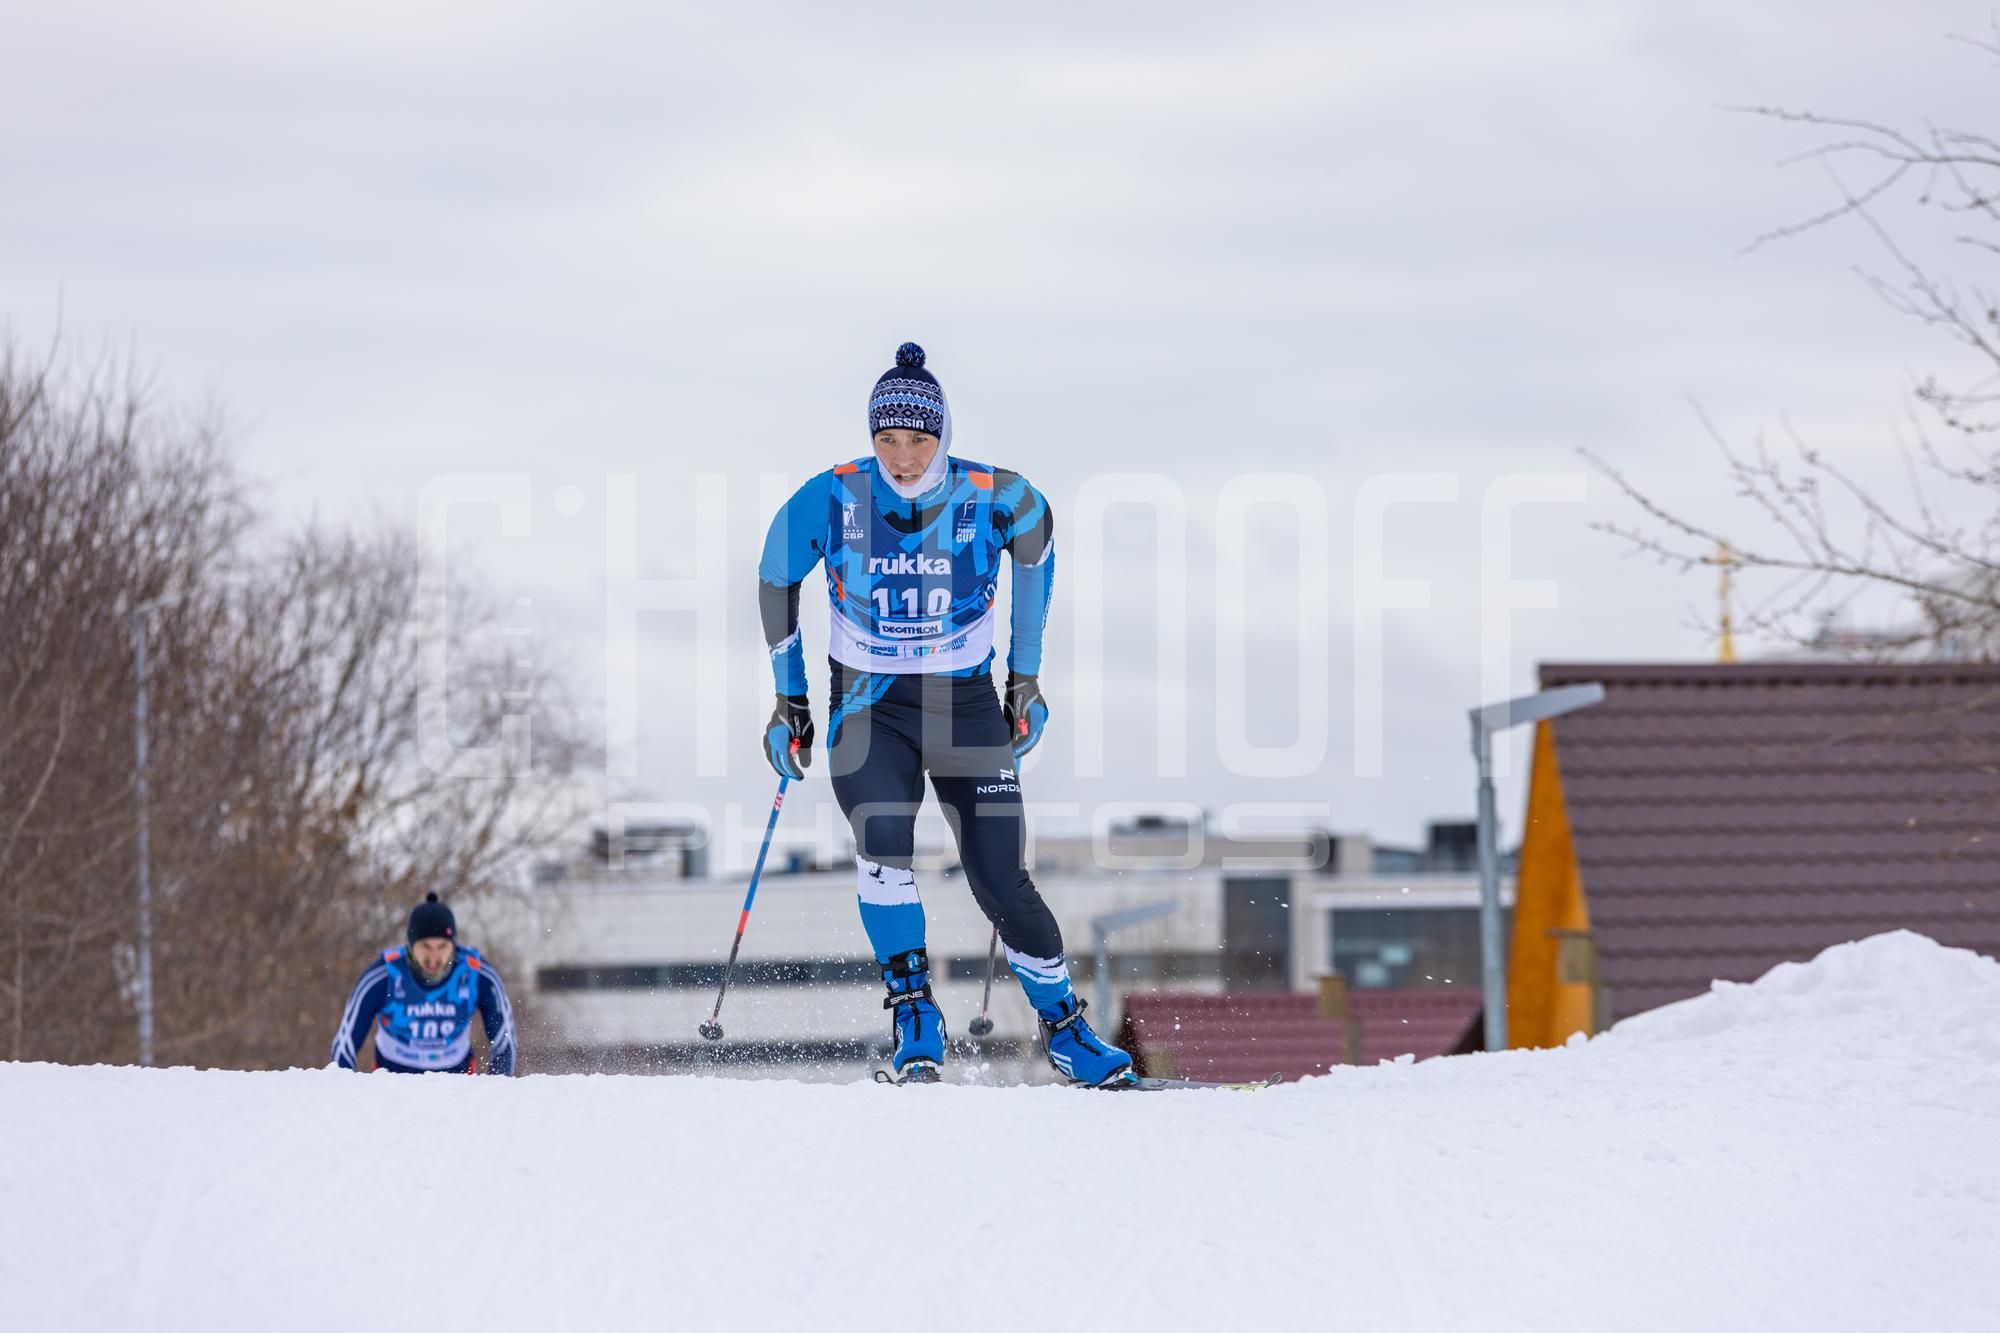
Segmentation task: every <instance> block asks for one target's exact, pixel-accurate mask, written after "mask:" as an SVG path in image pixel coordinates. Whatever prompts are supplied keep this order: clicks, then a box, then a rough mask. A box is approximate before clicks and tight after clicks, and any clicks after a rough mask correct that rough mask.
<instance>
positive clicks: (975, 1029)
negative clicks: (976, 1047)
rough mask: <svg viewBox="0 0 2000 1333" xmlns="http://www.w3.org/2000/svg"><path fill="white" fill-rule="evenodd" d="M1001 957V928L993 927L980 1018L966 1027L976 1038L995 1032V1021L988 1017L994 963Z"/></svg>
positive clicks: (987, 953)
mask: <svg viewBox="0 0 2000 1333" xmlns="http://www.w3.org/2000/svg"><path fill="white" fill-rule="evenodd" d="M999 956H1000V927H998V926H995V927H993V938H992V939H991V940H989V941H988V942H987V945H986V993H985V994H983V995H981V996H980V997H979V1017H977V1018H975V1019H973V1020H972V1022H971V1023H969V1024H967V1025H966V1030H967V1031H969V1032H970V1033H972V1035H973V1036H975V1037H984V1036H986V1035H987V1034H988V1033H990V1032H992V1031H993V1020H992V1019H990V1018H988V1017H987V1016H986V1010H987V1008H988V1006H990V1005H991V1004H992V1003H993V963H994V960H995V959H997V958H998V957H999Z"/></svg>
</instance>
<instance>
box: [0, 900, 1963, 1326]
mask: <svg viewBox="0 0 2000 1333" xmlns="http://www.w3.org/2000/svg"><path fill="white" fill-rule="evenodd" d="M0 1144H4V1156H0V1293H4V1295H0V1323H4V1324H5V1326H6V1327H8V1328H10V1329H12V1328H18V1329H22V1330H44V1329H128V1328H129V1329H149V1328H158V1329H174V1330H180V1329H187V1330H196V1329H200V1330H204V1331H207V1330H218V1329H237V1328H245V1329H248V1328H258V1329H267V1328H298V1329H348V1328H356V1327H361V1326H363V1325H364V1324H372V1323H375V1322H379V1320H380V1319H382V1318H392V1319H394V1320H396V1321H398V1322H401V1321H402V1320H403V1319H404V1318H406V1317H409V1316H412V1315H414V1314H415V1313H416V1312H418V1311H422V1310H425V1309H428V1310H430V1311H431V1312H432V1314H434V1315H437V1316H440V1317H442V1316H445V1315H446V1312H449V1319H450V1321H451V1322H461V1321H462V1319H463V1318H464V1317H465V1316H470V1317H471V1318H472V1319H473V1321H474V1322H475V1323H476V1325H477V1326H479V1327H482V1328H486V1329H556V1328H579V1327H586V1326H588V1327H593V1328H598V1329H625V1328H633V1329H665V1328H672V1329H683V1328H685V1329H703V1328H763V1327H768V1328H807V1329H847V1328H854V1329H870V1330H879V1329H880V1328H882V1327H884V1326H885V1320H890V1316H889V1314H888V1311H890V1310H892V1309H896V1308H903V1309H906V1310H910V1309H913V1310H914V1311H916V1312H917V1313H916V1314H915V1315H914V1316H913V1317H914V1318H915V1319H916V1320H917V1321H918V1322H917V1325H916V1326H923V1327H936V1328H940V1329H953V1330H958V1329H988V1328H990V1329H1006V1330H1009V1333H1019V1331H1020V1330H1022V1329H1024V1328H1033V1327H1042V1326H1047V1327H1068V1326H1071V1325H1072V1324H1077V1323H1083V1324H1091V1325H1097V1324H1102V1323H1106V1322H1109V1323H1113V1324H1123V1323H1126V1322H1127V1321H1128V1319H1129V1320H1132V1321H1136V1322H1137V1323H1138V1324H1139V1325H1140V1326H1143V1327H1146V1328H1201V1329H1224V1328H1230V1329H1233V1328H1244V1327H1262V1328H1275V1329H1293V1328H1296V1329H1365V1330H1369V1333H1380V1331H1382V1330H1395V1329H1455V1330H1456V1329H1479V1330H1485V1329H1524V1330H1525V1329H1536V1330H1551V1329H1569V1328H1579V1329H1581V1328H1615V1329H1622V1330H1639V1329H1660V1330H1676V1331H1677V1333H1678V1331H1679V1330H1689V1329H1704V1330H1714V1329H1801V1330H1821V1329H1849V1328H1851V1329H1867V1330H1870V1333H1880V1330H1883V1329H1925V1330H1930V1329H1966V1330H1973V1329H1981V1330H1990V1329H1994V1328H2000V1257H1996V1256H2000V964H1994V963H1992V962H1990V961H1988V960H1984V959H1979V958H1976V957H1974V956H1972V955H1970V954H1964V953H1960V952H1956V951H1950V950H1943V949H1940V948H1938V947H1937V946H1935V945H1933V944H1930V943H1929V942H1928V941H1925V940H1921V939H1919V938H1917V937H1914V936H1909V935H1897V936H1885V937H1882V938H1880V939H1877V940H1872V941H1868V942H1865V943H1863V944H1861V945H1854V946H1843V947H1842V948H1841V949H1839V950H1834V951H1830V952H1829V954H1827V955H1825V956H1823V957H1822V959H1821V960H1820V961H1819V962H1817V963H1814V964H1811V965H1809V966H1806V967H1796V968H1787V969H1780V970H1779V971H1778V972H1776V973H1774V974H1772V976H1770V977H1768V978H1766V979H1765V980H1764V981H1762V982H1760V983H1758V984H1757V985H1756V986H1754V987H1738V988H1731V989H1728V990H1725V991H1724V992H1721V993H1718V994H1716V995H1711V996H1707V997H1704V998H1702V999H1700V1000H1696V1001H1691V1002H1689V1003H1688V1004H1686V1005H1682V1006H1676V1007H1675V1008H1673V1009H1670V1010H1663V1011H1660V1012H1659V1013H1658V1014H1655V1015H1649V1016H1647V1017H1646V1018H1644V1019H1642V1020H1639V1021H1636V1022H1634V1023H1631V1024H1627V1025H1626V1026H1625V1027H1623V1028H1621V1029H1620V1030H1619V1031H1618V1032H1616V1033H1614V1034H1612V1035H1610V1036H1608V1037H1604V1038H1600V1039H1599V1040H1597V1041H1595V1042H1592V1043H1590V1044H1588V1045H1579V1046H1576V1047H1573V1048H1571V1049H1567V1050H1562V1051H1551V1052H1534V1053H1529V1052H1519V1053H1513V1054H1508V1055H1503V1056H1479V1057H1470V1058H1464V1059H1456V1060H1441V1061H1433V1062H1429V1063H1426V1064H1422V1065H1399V1066H1384V1067H1380V1068H1374V1069H1350V1070H1342V1071H1339V1072H1338V1073H1336V1074H1335V1075H1333V1076H1331V1077H1328V1078H1324V1079H1317V1080H1312V1081H1310V1082H1308V1083H1306V1084H1302V1085H1299V1086H1296V1087H1285V1088H1278V1089H1274V1090H1271V1091H1268V1092H1257V1093H1238V1094H1229V1093H1159V1094H1150V1095H1103V1094H1094V1093H1085V1092H1076V1091H1071V1090H1067V1089H1055V1088H1045V1089H1026V1088H1015V1089H987V1088H973V1087H953V1086H944V1087H937V1088H883V1087H878V1086H874V1085H872V1084H857V1085H852V1086H834V1087H829V1086H824V1085H802V1084H791V1083H772V1082H751V1081H732V1080H723V1079H672V1078H610V1077H605V1078H528V1079H522V1080H515V1081H506V1080H500V1079H491V1078H450V1077H443V1076H433V1077H430V1078H424V1079H414V1078H390V1077H387V1076H383V1077H357V1076H354V1075H347V1074H336V1073H332V1072H328V1071H297V1072H292V1073H284V1074H229V1073H214V1072H196V1071H191V1070H167V1071H143V1070H129V1069H109V1068H91V1069H69V1068H59V1067H54V1066H46V1065H33V1066H24V1065H0ZM438 1271H455V1272H456V1273H457V1274H458V1276H457V1277H456V1278H455V1279H453V1280H451V1281H449V1282H447V1283H446V1284H444V1285H443V1286H442V1287H441V1288H437V1289H433V1290H432V1291H431V1292H430V1294H429V1295H428V1296H425V1295H424V1294H422V1293H423V1292H424V1289H425V1287H426V1285H427V1283H428V1282H429V1281H430V1280H431V1279H430V1278H429V1277H428V1276H427V1275H428V1274H431V1273H434V1272H438ZM1084 1286H1087V1287H1088V1290H1087V1291H1086V1290H1082V1289H1081V1288H1082V1287H1084ZM1107 1291H1116V1292H1119V1293H1121V1295H1120V1296H1118V1297H1116V1298H1114V1297H1110V1296H1107V1295H1106V1292H1107ZM403 1302H407V1303H408V1306H407V1308H406V1309H404V1310H402V1311H401V1312H398V1313H391V1311H390V1307H392V1306H395V1305H397V1304H399V1303H403ZM1077 1303H1081V1304H1082V1305H1083V1306H1084V1307H1087V1308H1088V1309H1089V1310H1090V1311H1094V1312H1098V1313H1096V1314H1086V1315H1083V1317H1081V1318H1073V1317H1072V1316H1073V1315H1077V1314H1078V1313H1079V1311H1078V1308H1077ZM1120 1306H1123V1307H1124V1308H1125V1310H1127V1311H1128V1312H1129V1314H1128V1315H1127V1316H1126V1317H1116V1316H1115V1315H1113V1311H1115V1310H1116V1309H1118V1307H1120ZM924 1312H929V1313H928V1316H926V1315H925V1313H924ZM1100 1314H1101V1315H1102V1316H1103V1317H1099V1315H1100ZM890 1326H894V1324H893V1321H891V1323H890Z"/></svg>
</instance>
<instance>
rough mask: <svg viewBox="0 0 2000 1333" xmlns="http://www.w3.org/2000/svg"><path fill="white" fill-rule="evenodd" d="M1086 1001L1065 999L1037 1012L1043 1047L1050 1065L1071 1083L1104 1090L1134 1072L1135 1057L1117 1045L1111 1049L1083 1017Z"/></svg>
mask: <svg viewBox="0 0 2000 1333" xmlns="http://www.w3.org/2000/svg"><path fill="white" fill-rule="evenodd" d="M1083 1008H1084V1004H1083V1001H1082V1000H1080V999H1078V998H1077V997H1076V996H1075V995H1069V996H1066V997H1065V998H1064V999H1063V1000H1062V1002H1061V1003H1059V1004H1057V1005H1056V1006H1055V1007H1054V1008H1051V1009H1041V1010H1037V1011H1036V1012H1037V1013H1039V1014H1040V1016H1041V1020H1042V1045H1043V1047H1044V1049H1046V1050H1047V1051H1048V1053H1049V1063H1050V1064H1052V1065H1054V1066H1055V1067H1056V1072H1057V1073H1058V1074H1061V1075H1062V1076H1063V1077H1064V1078H1066V1079H1068V1080H1069V1081H1070V1082H1072V1083H1082V1084H1085V1085H1086V1086H1089V1087H1093V1088H1101V1087H1104V1086H1105V1085H1106V1084H1109V1083H1118V1082H1122V1081H1124V1080H1125V1079H1127V1078H1129V1077H1130V1075H1131V1072H1132V1057H1131V1056H1129V1055H1127V1054H1126V1053H1125V1052H1124V1051H1121V1050H1119V1049H1118V1048H1117V1047H1116V1046H1108V1045H1106V1044H1105V1043H1104V1040H1103V1039H1102V1038H1100V1037H1099V1036H1098V1035H1097V1034H1096V1033H1095V1032H1092V1031H1091V1030H1090V1024H1089V1023H1086V1022H1085V1021H1084V1018H1083Z"/></svg>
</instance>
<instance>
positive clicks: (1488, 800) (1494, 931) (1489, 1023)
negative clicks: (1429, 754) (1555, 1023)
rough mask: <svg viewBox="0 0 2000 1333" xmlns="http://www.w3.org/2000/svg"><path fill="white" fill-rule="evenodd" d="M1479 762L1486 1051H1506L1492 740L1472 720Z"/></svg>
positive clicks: (1481, 959)
mask: <svg viewBox="0 0 2000 1333" xmlns="http://www.w3.org/2000/svg"><path fill="white" fill-rule="evenodd" d="M1472 752H1473V754H1474V755H1476V756H1477V757H1478V759H1479V968H1480V980H1481V982H1482V983H1483V985H1484V987H1485V991H1486V1049H1487V1050H1489V1051H1504V1050H1506V1049H1507V971H1506V967H1507V964H1506V959H1505V958H1504V956H1503V955H1502V952H1501V930H1500V853H1499V850H1498V848H1497V847H1496V845H1495V844H1496V842H1497V841H1498V824H1499V818H1498V816H1497V815H1496V814H1495V813H1494V802H1493V736H1492V733H1490V732H1489V731H1487V730H1486V728H1485V727H1484V726H1483V725H1481V723H1480V720H1479V718H1478V717H1477V716H1475V717H1474V718H1473V719H1472Z"/></svg>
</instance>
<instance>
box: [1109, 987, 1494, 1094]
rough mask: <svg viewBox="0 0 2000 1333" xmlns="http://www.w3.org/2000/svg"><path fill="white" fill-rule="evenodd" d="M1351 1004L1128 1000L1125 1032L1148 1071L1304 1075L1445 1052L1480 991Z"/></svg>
mask: <svg viewBox="0 0 2000 1333" xmlns="http://www.w3.org/2000/svg"><path fill="white" fill-rule="evenodd" d="M1346 1004H1347V1017H1346V1018H1345V1019H1341V1018H1326V1017H1322V1016H1321V1013H1320V1001H1319V997H1318V996H1317V995H1300V994H1270V993H1256V994H1227V995H1191V994H1171V993H1167V994H1154V995H1127V996H1126V997H1125V1026H1124V1027H1123V1028H1122V1029H1120V1035H1121V1039H1122V1040H1125V1041H1129V1042H1131V1043H1133V1046H1134V1047H1136V1050H1135V1054H1136V1055H1137V1056H1138V1057H1139V1062H1140V1065H1141V1067H1142V1068H1143V1069H1144V1070H1145V1072H1147V1073H1151V1074H1176V1075H1178V1076H1180V1077H1182V1078H1210V1079H1222V1080H1225V1081H1235V1080H1241V1079H1258V1078H1267V1077H1269V1076H1270V1075H1272V1074H1282V1075H1284V1076H1285V1078H1287V1079H1298V1078H1304V1077H1306V1076H1307V1075H1310V1074H1324V1073H1325V1072H1326V1071H1327V1070H1329V1069H1331V1068H1332V1067H1333V1066H1335V1065H1337V1064H1374V1063H1375V1062H1377V1061H1379V1060H1393V1059H1395V1058H1396V1057H1397V1056H1401V1055H1414V1056H1416V1057H1417V1058H1418V1059H1424V1058H1427V1057H1429V1056H1433V1055H1444V1054H1447V1053H1448V1052H1450V1051H1451V1050H1452V1049H1453V1048H1454V1047H1455V1046H1456V1045H1457V1044H1458V1042H1459V1039H1460V1038H1461V1037H1462V1036H1464V1035H1465V1031H1466V1028H1467V1027H1468V1026H1469V1025H1470V1024H1471V1022H1472V1020H1473V1019H1474V1018H1475V1017H1476V1016H1477V1014H1478V1012H1479V995H1478V994H1477V992H1469V993H1460V992H1457V991H1450V990H1359V991H1350V992H1348V994H1347V997H1346Z"/></svg>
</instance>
